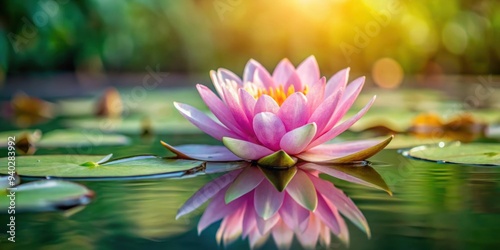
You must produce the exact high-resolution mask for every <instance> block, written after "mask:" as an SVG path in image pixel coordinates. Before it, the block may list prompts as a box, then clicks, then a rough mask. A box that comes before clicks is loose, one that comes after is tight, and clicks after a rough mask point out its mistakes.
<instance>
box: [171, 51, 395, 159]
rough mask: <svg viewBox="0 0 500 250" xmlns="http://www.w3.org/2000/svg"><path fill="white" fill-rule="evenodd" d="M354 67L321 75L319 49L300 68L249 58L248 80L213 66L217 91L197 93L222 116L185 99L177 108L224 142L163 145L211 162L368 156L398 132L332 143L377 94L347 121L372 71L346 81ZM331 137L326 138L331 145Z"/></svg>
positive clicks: (202, 89) (200, 87)
mask: <svg viewBox="0 0 500 250" xmlns="http://www.w3.org/2000/svg"><path fill="white" fill-rule="evenodd" d="M348 75H349V68H347V69H344V70H341V71H339V72H338V73H336V74H335V75H334V76H332V77H331V78H330V79H329V80H328V81H326V78H325V77H320V72H319V67H318V64H317V62H316V59H315V58H314V56H310V57H308V58H307V59H306V60H304V61H303V62H302V63H301V64H300V65H299V66H298V67H297V68H295V67H294V66H293V65H292V64H291V63H290V61H288V60H287V59H283V60H282V61H281V62H280V63H279V64H278V66H276V68H275V70H274V72H273V73H272V74H270V73H269V72H268V71H267V70H266V69H265V68H264V67H263V66H262V65H261V64H259V63H258V62H257V61H255V60H250V61H249V62H248V63H247V65H246V67H245V70H244V73H243V79H241V78H240V77H238V76H237V75H236V74H234V73H232V72H231V71H229V70H226V69H219V70H217V71H211V72H210V76H211V78H212V82H213V84H214V86H215V89H216V91H217V93H218V96H217V95H216V94H215V93H214V92H212V90H210V89H209V88H208V87H206V86H204V85H201V84H198V85H197V88H198V92H199V93H200V95H201V98H202V99H203V101H204V102H205V103H206V105H207V106H208V108H209V109H210V111H211V112H212V113H213V115H214V116H215V118H216V119H212V118H210V117H209V116H208V115H206V114H205V113H203V112H202V111H199V110H198V109H196V108H194V107H192V106H189V105H187V104H183V103H177V102H176V103H175V107H176V108H177V109H178V110H179V111H180V113H181V114H182V115H183V116H184V117H185V118H186V119H188V120H189V121H190V122H191V123H193V124H194V125H196V126H197V127H198V128H200V129H201V130H202V131H203V132H205V133H207V134H209V135H210V136H212V137H214V138H215V139H217V140H220V141H222V142H223V143H224V145H225V147H222V146H208V145H204V146H200V145H182V146H176V147H173V146H171V145H169V144H167V143H164V142H162V144H163V145H164V146H165V147H167V148H168V149H169V150H171V151H172V152H174V153H175V154H177V155H178V156H179V157H181V158H188V159H197V160H204V161H234V160H241V159H244V160H259V159H262V158H264V157H267V156H276V153H277V152H280V153H281V154H279V155H280V157H281V156H283V155H285V156H292V157H291V158H293V159H294V160H296V158H298V159H301V160H304V161H309V162H329V163H344V162H351V161H358V160H364V159H366V158H368V157H371V156H372V155H374V154H375V153H377V152H378V151H380V150H382V149H383V148H384V147H385V146H386V145H387V144H388V143H389V142H390V140H391V139H392V137H389V138H388V139H386V140H380V141H376V140H363V141H355V142H341V143H334V144H328V143H326V142H328V141H330V140H331V139H333V138H335V137H336V136H338V135H340V134H341V133H342V132H344V131H345V130H347V129H349V127H350V126H352V125H353V124H354V123H355V122H356V121H358V120H359V119H360V118H361V117H362V116H363V115H364V114H365V113H366V112H367V111H368V109H369V108H370V107H371V105H372V104H373V102H374V101H375V96H374V97H373V98H372V99H371V100H370V101H369V102H368V103H367V104H366V106H365V107H364V108H362V109H361V110H360V111H359V112H358V113H357V114H356V115H354V116H352V117H350V118H349V119H347V120H345V121H342V122H341V120H342V118H343V117H344V115H345V114H346V113H347V111H348V110H349V109H350V108H351V106H352V105H353V103H354V101H355V100H356V98H357V96H358V95H359V93H360V91H361V89H362V87H363V84H364V81H365V78H364V77H360V78H357V79H355V80H354V81H353V82H351V83H350V84H347V80H348ZM325 143H326V144H325Z"/></svg>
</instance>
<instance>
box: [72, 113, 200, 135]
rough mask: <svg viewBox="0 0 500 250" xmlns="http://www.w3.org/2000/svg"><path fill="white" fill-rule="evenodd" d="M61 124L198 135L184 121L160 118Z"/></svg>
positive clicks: (99, 119) (95, 119)
mask: <svg viewBox="0 0 500 250" xmlns="http://www.w3.org/2000/svg"><path fill="white" fill-rule="evenodd" d="M63 124H64V125H65V126H67V127H70V128H79V129H89V130H98V131H102V132H105V133H112V132H116V133H124V134H132V135H137V134H142V133H144V131H145V129H147V130H148V131H150V130H152V131H153V133H154V134H199V133H202V132H201V131H200V130H199V129H198V128H197V127H196V126H194V125H192V124H191V123H190V122H188V121H187V120H185V119H181V118H178V119H177V118H170V117H160V118H155V119H149V118H147V117H146V118H145V117H137V116H133V117H126V118H81V119H68V120H65V121H63Z"/></svg>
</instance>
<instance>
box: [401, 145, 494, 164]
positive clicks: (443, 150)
mask: <svg viewBox="0 0 500 250" xmlns="http://www.w3.org/2000/svg"><path fill="white" fill-rule="evenodd" d="M403 154H404V155H405V156H408V157H412V158H415V159H421V160H428V161H433V162H437V163H454V164H466V165H479V166H500V145H499V144H492V143H470V144H463V143H459V142H457V143H451V144H445V143H439V144H438V145H432V146H419V147H414V148H412V149H410V150H408V151H405V152H403Z"/></svg>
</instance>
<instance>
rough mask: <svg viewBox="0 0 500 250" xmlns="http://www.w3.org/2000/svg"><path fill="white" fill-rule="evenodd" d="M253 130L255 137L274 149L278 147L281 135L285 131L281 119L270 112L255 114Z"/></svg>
mask: <svg viewBox="0 0 500 250" xmlns="http://www.w3.org/2000/svg"><path fill="white" fill-rule="evenodd" d="M253 130H254V132H255V134H256V135H257V139H259V141H260V142H261V143H262V144H263V145H264V146H266V147H267V148H269V149H271V150H274V151H276V150H279V149H280V140H281V137H283V135H284V134H285V133H286V131H285V125H284V124H283V122H282V121H281V119H280V118H279V117H278V116H277V115H275V114H273V113H271V112H262V113H258V114H257V115H255V117H254V119H253Z"/></svg>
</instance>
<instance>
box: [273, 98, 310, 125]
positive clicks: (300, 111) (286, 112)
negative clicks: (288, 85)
mask: <svg viewBox="0 0 500 250" xmlns="http://www.w3.org/2000/svg"><path fill="white" fill-rule="evenodd" d="M278 116H279V117H280V118H281V120H282V121H283V123H284V124H285V128H286V130H287V131H290V130H293V129H295V128H298V127H300V126H302V125H304V124H306V122H307V119H308V118H309V109H308V106H307V98H306V97H305V96H304V94H302V92H295V93H293V94H292V95H290V96H289V97H288V98H286V100H285V101H284V102H283V104H282V105H281V108H280V109H279V111H278Z"/></svg>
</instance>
